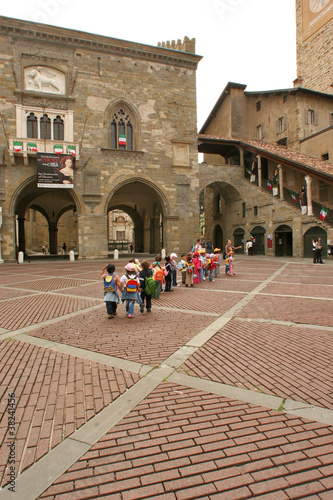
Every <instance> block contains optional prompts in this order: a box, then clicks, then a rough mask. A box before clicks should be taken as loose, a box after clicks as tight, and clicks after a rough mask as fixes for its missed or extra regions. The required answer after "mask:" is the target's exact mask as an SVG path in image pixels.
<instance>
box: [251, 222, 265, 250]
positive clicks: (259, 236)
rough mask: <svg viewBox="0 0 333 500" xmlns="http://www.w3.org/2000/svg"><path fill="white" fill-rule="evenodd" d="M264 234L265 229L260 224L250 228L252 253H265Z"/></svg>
mask: <svg viewBox="0 0 333 500" xmlns="http://www.w3.org/2000/svg"><path fill="white" fill-rule="evenodd" d="M265 234H266V229H265V228H264V227H262V226H256V227H254V228H253V229H252V231H251V237H252V238H253V255H265Z"/></svg>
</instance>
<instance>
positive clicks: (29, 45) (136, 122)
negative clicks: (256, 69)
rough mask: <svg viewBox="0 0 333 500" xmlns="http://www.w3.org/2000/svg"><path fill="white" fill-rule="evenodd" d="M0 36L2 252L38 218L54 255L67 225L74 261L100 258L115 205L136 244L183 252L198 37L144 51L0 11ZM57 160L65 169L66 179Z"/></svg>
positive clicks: (192, 163)
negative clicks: (131, 229) (129, 223)
mask: <svg viewBox="0 0 333 500" xmlns="http://www.w3.org/2000/svg"><path fill="white" fill-rule="evenodd" d="M0 41H1V45H0V64H1V67H2V72H1V88H2V92H1V98H0V112H1V122H2V123H1V131H0V145H1V151H2V155H1V160H0V161H1V163H0V186H1V187H0V205H1V207H2V227H1V236H2V257H3V259H4V260H5V261H11V260H15V259H16V257H17V252H18V251H23V252H25V251H26V247H27V241H26V226H27V225H29V224H31V221H30V219H31V218H33V217H35V216H36V220H38V223H37V226H38V225H39V226H40V227H41V226H44V227H46V228H47V231H48V235H47V236H48V241H47V242H45V244H46V245H47V246H48V247H49V251H50V253H51V254H56V253H57V252H58V250H59V246H60V247H61V245H62V243H63V241H62V240H60V241H59V235H60V234H64V233H63V232H62V229H61V228H66V231H67V234H72V235H73V238H72V239H71V245H73V246H75V247H76V249H77V252H78V257H79V258H82V259H92V258H103V259H104V258H106V257H107V254H108V214H109V212H111V211H112V210H121V211H123V212H125V213H126V214H128V216H129V217H130V218H131V219H132V221H133V225H134V244H135V249H136V250H137V251H138V250H139V249H143V250H144V251H145V252H151V253H154V252H159V251H160V249H161V246H163V247H165V248H166V249H170V251H176V252H177V251H180V250H181V249H183V248H187V247H190V245H191V244H192V241H193V240H194V239H195V238H196V236H197V224H196V223H195V222H194V221H197V220H198V218H199V209H198V203H197V200H198V196H199V186H198V182H197V178H198V161H197V128H196V79H195V73H196V69H197V65H198V63H199V61H200V59H201V57H200V56H198V55H196V54H195V40H194V39H192V40H190V39H189V38H187V37H185V38H184V40H183V41H181V40H177V41H172V42H163V43H160V44H159V45H158V46H156V47H153V46H148V45H143V44H138V43H135V42H130V41H124V40H118V39H114V38H110V37H104V36H99V35H93V34H89V33H83V32H80V31H75V30H68V29H64V28H58V27H53V26H47V25H42V24H37V23H32V22H27V21H20V20H15V19H9V18H5V17H0ZM185 123H186V127H185V126H184V124H185ZM63 157H68V158H69V159H71V164H72V165H73V167H74V169H73V171H72V173H70V171H69V170H68V171H67V177H66V176H63V175H62V176H60V173H59V172H60V170H62V168H60V167H62V164H61V159H62V158H63ZM68 163H69V161H68ZM62 172H66V170H62ZM59 179H62V180H61V181H60V180H59ZM66 179H68V180H66ZM65 218H66V219H65ZM27 219H29V220H27ZM62 220H64V221H65V222H64V223H63V224H62ZM41 221H43V223H41ZM35 229H36V231H37V230H38V227H37V228H36V226H35ZM61 237H62V238H63V236H61ZM180 247H181V248H180Z"/></svg>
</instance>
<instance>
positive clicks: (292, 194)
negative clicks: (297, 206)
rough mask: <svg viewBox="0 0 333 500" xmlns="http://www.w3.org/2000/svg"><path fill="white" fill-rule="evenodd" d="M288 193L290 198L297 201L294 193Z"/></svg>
mask: <svg viewBox="0 0 333 500" xmlns="http://www.w3.org/2000/svg"><path fill="white" fill-rule="evenodd" d="M290 194H291V199H292V200H293V201H294V202H295V203H297V198H296V193H293V192H291V193H290Z"/></svg>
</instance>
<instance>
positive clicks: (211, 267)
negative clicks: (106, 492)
mask: <svg viewBox="0 0 333 500" xmlns="http://www.w3.org/2000/svg"><path fill="white" fill-rule="evenodd" d="M215 268H216V264H215V262H214V254H213V253H211V254H210V256H209V264H208V273H209V274H208V276H209V281H215V280H214V269H215Z"/></svg>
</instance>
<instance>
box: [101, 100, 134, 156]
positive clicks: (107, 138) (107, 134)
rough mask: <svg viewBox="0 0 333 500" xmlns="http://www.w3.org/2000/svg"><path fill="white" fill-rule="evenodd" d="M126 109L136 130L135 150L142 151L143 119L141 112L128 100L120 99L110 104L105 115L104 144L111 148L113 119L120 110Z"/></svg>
mask: <svg viewBox="0 0 333 500" xmlns="http://www.w3.org/2000/svg"><path fill="white" fill-rule="evenodd" d="M121 107H123V108H125V109H126V110H127V111H128V112H129V113H130V115H131V118H132V121H133V128H134V136H133V150H134V151H141V118H140V114H139V111H138V110H137V109H136V107H135V106H134V104H132V103H131V102H130V101H129V100H128V99H127V98H125V97H123V98H118V99H115V100H114V101H112V102H110V103H109V105H108V106H107V108H106V110H105V113H104V124H103V130H104V144H105V145H106V147H107V148H111V118H112V115H113V113H114V112H115V111H116V110H117V109H118V108H121Z"/></svg>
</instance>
